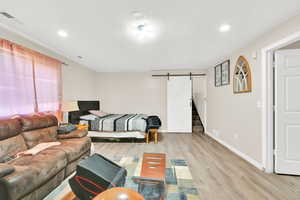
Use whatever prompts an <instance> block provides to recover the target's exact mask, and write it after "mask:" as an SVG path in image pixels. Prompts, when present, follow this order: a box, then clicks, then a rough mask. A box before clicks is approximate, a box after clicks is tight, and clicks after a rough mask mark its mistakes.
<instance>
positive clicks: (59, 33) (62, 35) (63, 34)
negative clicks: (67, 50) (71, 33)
mask: <svg viewBox="0 0 300 200" xmlns="http://www.w3.org/2000/svg"><path fill="white" fill-rule="evenodd" d="M57 34H58V35H59V36H60V37H64V38H65V37H68V33H67V32H66V31H65V30H59V31H57Z"/></svg>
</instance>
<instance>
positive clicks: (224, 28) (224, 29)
mask: <svg viewBox="0 0 300 200" xmlns="http://www.w3.org/2000/svg"><path fill="white" fill-rule="evenodd" d="M230 28H231V26H230V25H229V24H223V25H221V26H220V28H219V31H220V32H222V33H224V32H228V31H230Z"/></svg>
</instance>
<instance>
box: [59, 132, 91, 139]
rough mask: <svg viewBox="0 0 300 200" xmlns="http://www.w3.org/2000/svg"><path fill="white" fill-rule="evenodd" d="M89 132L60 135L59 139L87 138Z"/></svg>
mask: <svg viewBox="0 0 300 200" xmlns="http://www.w3.org/2000/svg"><path fill="white" fill-rule="evenodd" d="M87 134H88V131H87V130H75V131H72V132H70V133H68V134H58V135H57V138H58V139H71V138H82V137H85V136H87Z"/></svg>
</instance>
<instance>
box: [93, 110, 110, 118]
mask: <svg viewBox="0 0 300 200" xmlns="http://www.w3.org/2000/svg"><path fill="white" fill-rule="evenodd" d="M89 112H90V113H91V114H93V115H96V116H98V117H104V116H106V115H108V113H106V112H103V111H101V110H90V111H89Z"/></svg>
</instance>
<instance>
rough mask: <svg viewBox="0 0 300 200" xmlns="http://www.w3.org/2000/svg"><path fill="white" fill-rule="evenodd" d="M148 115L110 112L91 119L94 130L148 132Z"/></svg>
mask: <svg viewBox="0 0 300 200" xmlns="http://www.w3.org/2000/svg"><path fill="white" fill-rule="evenodd" d="M147 117H148V116H147V115H143V114H110V115H106V116H104V117H101V118H96V119H95V120H92V121H91V130H92V131H142V132H146V128H147V123H146V120H145V119H147Z"/></svg>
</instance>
